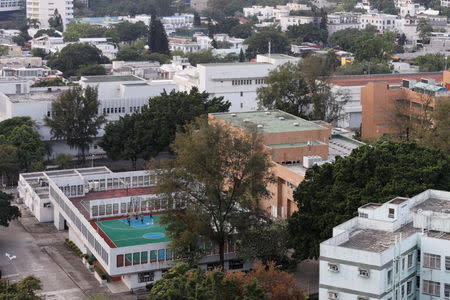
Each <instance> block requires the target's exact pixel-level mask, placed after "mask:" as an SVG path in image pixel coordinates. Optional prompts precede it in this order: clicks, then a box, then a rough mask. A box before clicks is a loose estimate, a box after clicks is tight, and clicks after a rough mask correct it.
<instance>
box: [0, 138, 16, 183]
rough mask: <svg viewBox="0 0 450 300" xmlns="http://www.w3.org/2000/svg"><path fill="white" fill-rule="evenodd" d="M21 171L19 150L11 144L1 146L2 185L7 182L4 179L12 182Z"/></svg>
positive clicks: (0, 171) (0, 168) (0, 169)
mask: <svg viewBox="0 0 450 300" xmlns="http://www.w3.org/2000/svg"><path fill="white" fill-rule="evenodd" d="M19 170H20V167H19V157H18V156H17V148H16V147H14V146H13V145H9V144H0V173H1V177H2V180H1V183H2V184H3V183H4V182H5V181H4V179H7V180H9V181H10V182H12V179H13V178H14V177H15V176H16V175H17V174H18V172H19Z"/></svg>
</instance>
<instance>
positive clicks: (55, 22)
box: [48, 9, 64, 32]
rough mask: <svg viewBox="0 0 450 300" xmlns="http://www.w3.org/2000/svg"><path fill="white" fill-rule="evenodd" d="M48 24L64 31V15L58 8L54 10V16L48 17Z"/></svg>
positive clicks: (52, 27)
mask: <svg viewBox="0 0 450 300" xmlns="http://www.w3.org/2000/svg"><path fill="white" fill-rule="evenodd" d="M48 24H49V25H50V28H51V29H54V30H57V31H59V32H63V31H64V26H63V21H62V17H61V15H60V13H59V12H58V10H57V9H55V11H54V12H53V16H52V17H51V18H50V19H48Z"/></svg>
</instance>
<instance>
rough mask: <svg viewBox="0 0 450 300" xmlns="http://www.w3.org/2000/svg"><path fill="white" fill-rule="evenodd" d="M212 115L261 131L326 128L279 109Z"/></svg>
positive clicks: (233, 123) (234, 124)
mask: <svg viewBox="0 0 450 300" xmlns="http://www.w3.org/2000/svg"><path fill="white" fill-rule="evenodd" d="M212 115H213V116H215V117H216V118H218V119H221V120H223V121H225V122H228V123H230V124H232V125H233V126H236V127H239V128H242V129H249V128H252V127H256V128H257V129H258V131H259V132H263V133H277V132H294V131H305V130H324V129H326V128H324V127H322V126H319V125H317V124H315V123H313V122H310V121H306V120H304V119H302V118H299V117H296V116H294V115H291V114H288V113H286V112H283V111H281V110H270V111H251V112H239V113H213V114H212Z"/></svg>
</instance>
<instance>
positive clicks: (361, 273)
mask: <svg viewBox="0 0 450 300" xmlns="http://www.w3.org/2000/svg"><path fill="white" fill-rule="evenodd" d="M359 276H361V277H364V278H369V270H366V269H359Z"/></svg>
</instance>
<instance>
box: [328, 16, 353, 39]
mask: <svg viewBox="0 0 450 300" xmlns="http://www.w3.org/2000/svg"><path fill="white" fill-rule="evenodd" d="M360 17H361V13H355V12H344V11H342V12H335V13H331V14H328V15H327V29H328V34H329V35H332V34H333V33H335V32H336V31H339V30H343V29H347V28H356V29H359V22H360Z"/></svg>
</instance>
